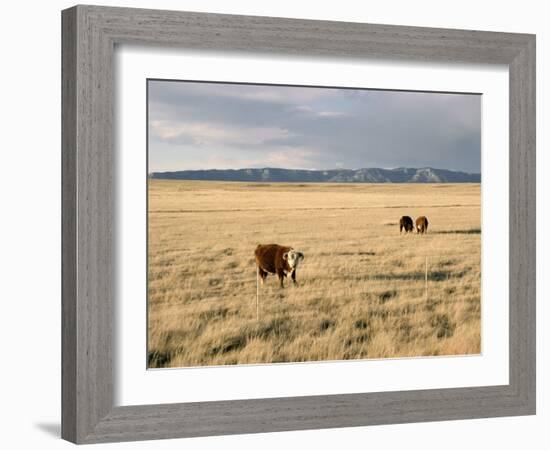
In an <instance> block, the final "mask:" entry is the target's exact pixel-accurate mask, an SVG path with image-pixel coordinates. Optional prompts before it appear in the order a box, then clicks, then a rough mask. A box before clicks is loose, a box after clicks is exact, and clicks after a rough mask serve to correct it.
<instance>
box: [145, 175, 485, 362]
mask: <svg viewBox="0 0 550 450" xmlns="http://www.w3.org/2000/svg"><path fill="white" fill-rule="evenodd" d="M480 200H481V197H480V185H479V184H457V185H450V184H433V185H431V184H414V185H413V184H386V185H380V184H379V185H373V184H287V183H274V184H260V183H258V184H247V183H223V182H193V181H163V180H150V181H149V229H148V234H149V249H148V251H149V255H148V265H149V268H148V285H149V287H148V302H149V303H148V355H149V366H150V367H183V366H202V365H220V364H252V363H275V362H296V361H319V360H341V359H357V358H386V357H409V356H426V355H457V354H475V353H480V348H481V336H480V331H481V330H480V322H481V302H480V297H481V276H480V262H481V258H480V249H481V242H480V238H481V234H480ZM402 215H410V216H411V217H413V220H414V218H416V217H417V216H419V215H426V216H427V217H428V219H429V231H428V234H426V235H417V234H414V235H412V234H409V235H405V234H403V235H400V234H399V227H398V221H399V217H401V216H402ZM259 243H262V244H268V243H278V244H282V245H290V246H293V247H294V248H296V249H299V250H300V251H303V252H304V254H305V260H304V261H303V262H302V265H301V266H300V267H299V268H298V271H297V279H298V286H296V287H295V286H293V285H292V283H291V282H290V279H289V278H288V279H287V280H285V289H280V288H279V285H278V284H279V283H278V280H277V279H276V277H275V276H269V277H268V279H267V282H266V284H265V285H264V286H260V314H259V320H257V319H256V268H255V262H254V249H255V247H256V245H257V244H259ZM426 257H427V258H428V269H429V270H428V291H427V298H426V290H425V264H426Z"/></svg>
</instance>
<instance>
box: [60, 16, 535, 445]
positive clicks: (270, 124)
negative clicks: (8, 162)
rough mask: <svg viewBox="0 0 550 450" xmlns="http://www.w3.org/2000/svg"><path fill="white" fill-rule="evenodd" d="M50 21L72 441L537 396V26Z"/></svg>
mask: <svg viewBox="0 0 550 450" xmlns="http://www.w3.org/2000/svg"><path fill="white" fill-rule="evenodd" d="M62 25H63V46H62V82H63V89H62V93H63V105H62V106H63V108H62V124H63V130H62V131H63V133H62V134H63V136H62V146H63V148H62V158H63V186H62V192H63V199H62V203H63V222H62V223H63V248H62V256H63V280H62V283H63V290H62V292H63V298H62V312H63V315H62V328H63V329H62V338H63V339H62V356H63V358H62V359H63V367H62V436H63V438H65V439H67V440H70V441H72V442H75V443H95V442H116V441H127V440H143V439H161V438H176V437H193V436H210V435H223V434H236V433H258V432H272V431H285V430H300V429H318V428H334V427H349V426H363V425H374V424H391V423H403V422H419V421H431V420H452V419H467V418H480V417H496V416H510V415H526V414H534V413H535V392H536V385H535V37H534V36H533V35H527V34H512V33H494V32H483V31H466V30H450V29H433V28H418V27H405V26H390V25H372V24H360V23H343V22H329V21H308V20H298V19H281V18H270V17H251V16H231V15H219V14H204V13H188V12H176V11H156V10H142V9H127V8H110V7H99V6H75V7H73V8H70V9H67V10H65V11H63V13H62ZM404 374H406V376H404Z"/></svg>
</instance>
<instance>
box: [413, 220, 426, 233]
mask: <svg viewBox="0 0 550 450" xmlns="http://www.w3.org/2000/svg"><path fill="white" fill-rule="evenodd" d="M416 232H417V233H420V234H424V233H427V232H428V219H427V218H426V217H425V216H420V217H418V218H417V219H416Z"/></svg>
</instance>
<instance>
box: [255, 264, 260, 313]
mask: <svg viewBox="0 0 550 450" xmlns="http://www.w3.org/2000/svg"><path fill="white" fill-rule="evenodd" d="M258 275H259V274H258V269H256V321H259V320H260V301H259V298H260V285H259V282H258V278H259V276H258Z"/></svg>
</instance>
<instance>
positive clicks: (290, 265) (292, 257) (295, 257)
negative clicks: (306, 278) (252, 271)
mask: <svg viewBox="0 0 550 450" xmlns="http://www.w3.org/2000/svg"><path fill="white" fill-rule="evenodd" d="M254 255H255V256H256V264H257V266H258V275H259V276H260V279H261V280H262V284H263V282H264V281H265V279H266V278H267V274H269V273H272V274H276V275H277V276H278V277H279V283H280V284H281V287H282V288H283V287H284V284H283V280H284V278H285V277H287V276H289V275H290V276H291V278H292V281H293V282H294V284H296V269H297V268H298V264H299V263H300V261H303V259H304V254H303V253H302V252H297V251H296V250H294V249H293V248H292V247H285V246H283V245H277V244H267V245H258V246H257V247H256V250H255V251H254Z"/></svg>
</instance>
